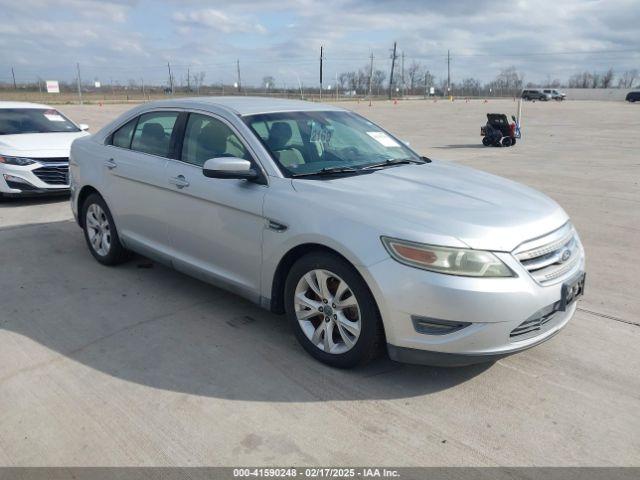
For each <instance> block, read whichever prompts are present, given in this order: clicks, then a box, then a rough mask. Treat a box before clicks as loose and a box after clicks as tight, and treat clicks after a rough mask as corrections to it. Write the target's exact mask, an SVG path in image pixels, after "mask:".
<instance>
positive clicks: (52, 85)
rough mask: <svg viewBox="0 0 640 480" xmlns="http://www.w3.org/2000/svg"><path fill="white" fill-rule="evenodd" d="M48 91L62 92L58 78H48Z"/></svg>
mask: <svg viewBox="0 0 640 480" xmlns="http://www.w3.org/2000/svg"><path fill="white" fill-rule="evenodd" d="M47 93H60V84H59V83H58V81H57V80H47Z"/></svg>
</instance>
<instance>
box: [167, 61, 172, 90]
mask: <svg viewBox="0 0 640 480" xmlns="http://www.w3.org/2000/svg"><path fill="white" fill-rule="evenodd" d="M167 69H168V70H169V90H170V91H171V95H173V75H171V64H170V63H169V62H167Z"/></svg>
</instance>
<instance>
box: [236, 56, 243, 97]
mask: <svg viewBox="0 0 640 480" xmlns="http://www.w3.org/2000/svg"><path fill="white" fill-rule="evenodd" d="M236 69H237V70H238V93H240V92H241V91H242V83H241V82H240V59H237V60H236Z"/></svg>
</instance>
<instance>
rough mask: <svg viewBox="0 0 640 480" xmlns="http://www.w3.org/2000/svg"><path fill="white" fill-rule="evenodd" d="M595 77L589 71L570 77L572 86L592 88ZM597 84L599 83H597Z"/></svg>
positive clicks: (570, 85)
mask: <svg viewBox="0 0 640 480" xmlns="http://www.w3.org/2000/svg"><path fill="white" fill-rule="evenodd" d="M593 82H594V79H593V75H592V74H591V73H589V72H582V73H576V74H574V75H571V77H570V78H569V87H570V88H591V86H592V85H593ZM596 85H597V83H596Z"/></svg>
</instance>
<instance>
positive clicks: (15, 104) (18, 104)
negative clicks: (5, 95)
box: [0, 101, 52, 109]
mask: <svg viewBox="0 0 640 480" xmlns="http://www.w3.org/2000/svg"><path fill="white" fill-rule="evenodd" d="M3 108H52V107H50V106H49V105H44V104H42V103H31V102H3V101H0V109H3Z"/></svg>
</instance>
